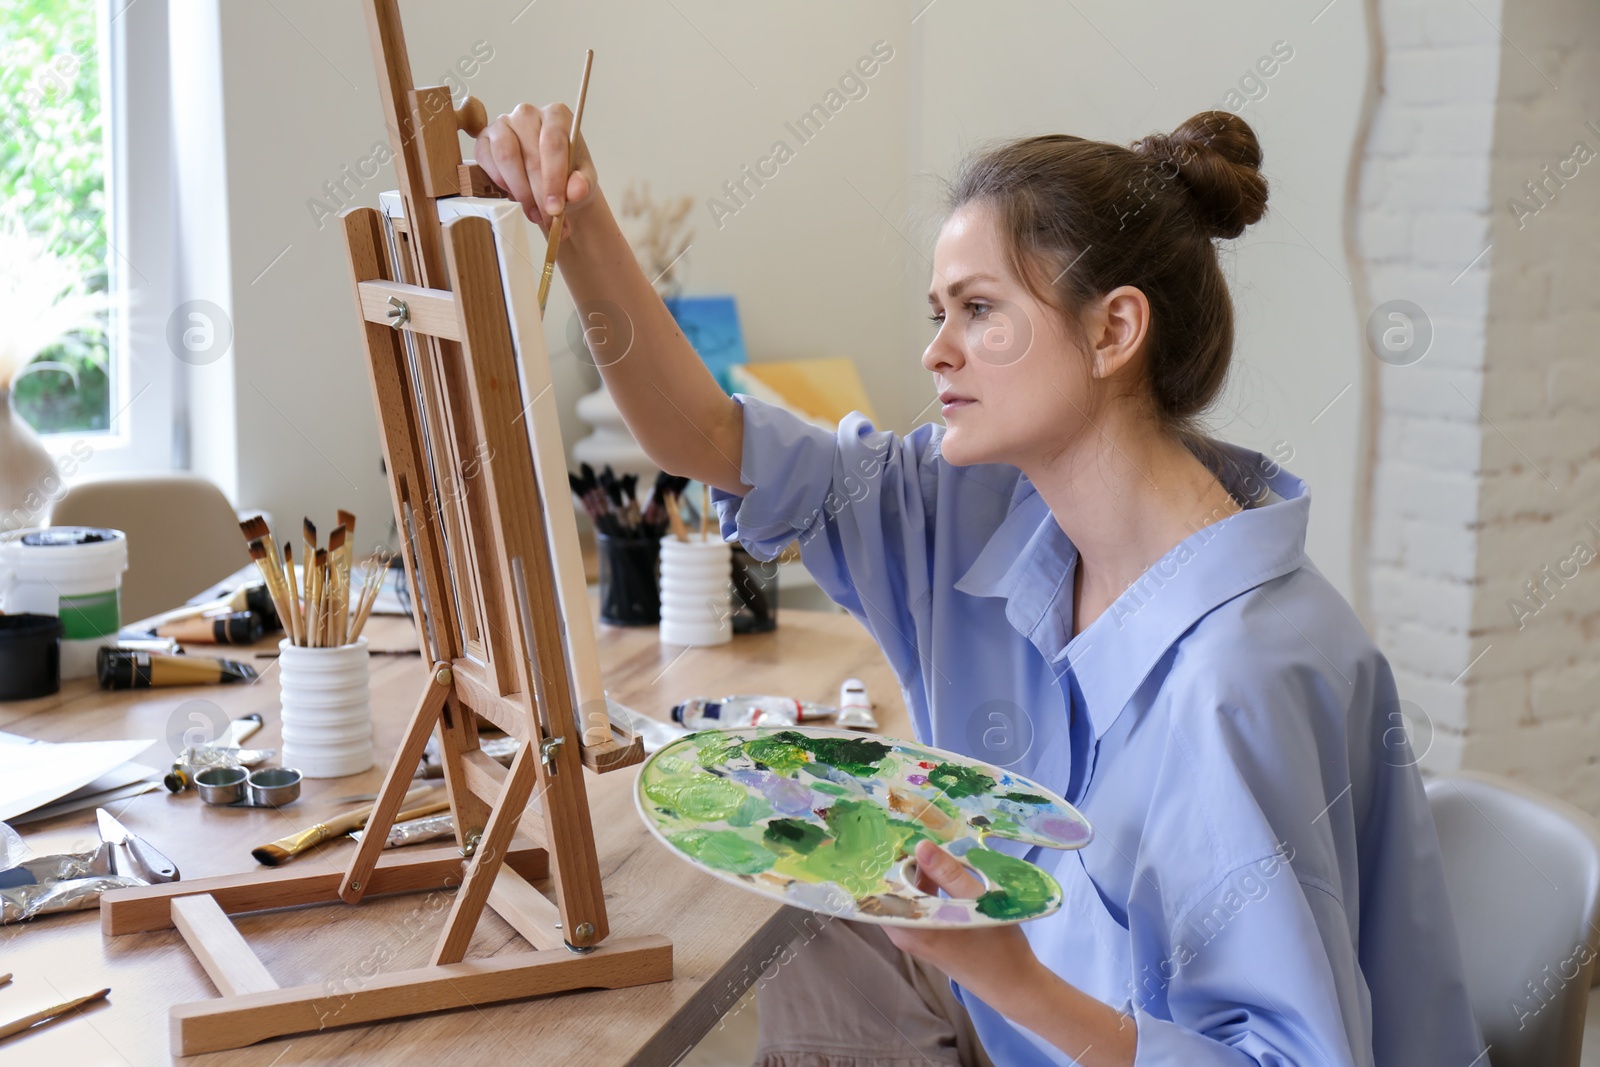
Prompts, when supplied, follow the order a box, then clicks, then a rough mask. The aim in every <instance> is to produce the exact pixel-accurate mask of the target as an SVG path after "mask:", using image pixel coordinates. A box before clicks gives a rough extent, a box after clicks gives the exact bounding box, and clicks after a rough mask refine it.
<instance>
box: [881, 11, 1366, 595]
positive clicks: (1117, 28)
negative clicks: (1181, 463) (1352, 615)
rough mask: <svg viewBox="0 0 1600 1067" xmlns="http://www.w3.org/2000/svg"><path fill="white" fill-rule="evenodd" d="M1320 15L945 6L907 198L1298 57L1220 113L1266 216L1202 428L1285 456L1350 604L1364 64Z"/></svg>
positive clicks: (921, 327)
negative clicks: (1004, 148) (1357, 189)
mask: <svg viewBox="0 0 1600 1067" xmlns="http://www.w3.org/2000/svg"><path fill="white" fill-rule="evenodd" d="M1320 6H1321V5H1320V4H1318V5H1312V6H1310V7H1308V6H1307V5H1303V4H1297V5H1294V6H1293V7H1289V6H1286V5H1283V4H1274V3H1268V2H1266V0H1236V2H1231V3H1228V4H1226V5H1218V4H1181V3H1169V4H1159V5H1149V4H1137V5H1136V4H1120V3H1116V2H1114V0H1085V2H1080V3H1076V4H1068V5H1061V4H1055V3H1050V2H1047V0H1034V2H1029V3H1021V4H1014V5H1008V6H1006V7H1005V8H1004V9H1003V11H1004V13H1003V15H1002V14H1000V13H999V12H996V11H995V9H994V8H993V7H992V5H985V4H980V3H977V2H975V0H940V2H939V3H937V4H934V5H933V6H932V7H931V8H929V9H928V10H927V11H926V13H925V14H923V15H922V17H921V18H919V19H918V20H917V29H918V30H919V31H920V38H919V40H920V45H921V51H922V56H923V61H922V64H921V82H920V86H919V89H920V93H919V96H918V98H917V102H916V111H915V114H914V116H913V121H914V123H915V127H914V133H913V138H912V140H913V152H914V156H913V166H914V176H913V179H912V182H911V183H910V184H908V186H907V193H906V199H907V201H908V202H909V203H910V204H912V205H915V204H917V203H918V202H919V197H920V198H921V199H922V200H923V201H925V199H926V195H927V194H928V193H929V192H930V191H931V190H932V189H933V187H934V185H935V183H934V181H933V180H932V178H933V176H947V175H948V174H949V173H950V171H951V170H952V169H953V167H954V165H955V163H956V162H957V161H958V160H959V159H960V158H961V156H962V155H963V154H964V153H965V152H966V151H967V150H969V149H971V148H973V147H975V146H977V145H979V144H980V143H982V142H984V141H987V140H990V139H996V138H1004V137H1019V136H1030V135H1035V134H1041V133H1071V134H1076V135H1078V136H1082V137H1091V138H1096V139H1101V140H1107V141H1113V142H1117V143H1120V144H1126V143H1128V142H1129V141H1132V140H1134V139H1135V138H1138V137H1142V136H1144V135H1145V134H1147V133H1150V132H1152V131H1155V130H1170V129H1172V128H1173V127H1174V126H1176V125H1177V124H1178V123H1180V122H1182V121H1183V120H1184V119H1186V118H1188V117H1189V116H1191V115H1193V114H1195V113H1196V112H1199V111H1204V110H1207V109H1210V108H1222V107H1224V106H1226V104H1225V97H1226V94H1227V93H1228V92H1229V91H1230V90H1234V89H1237V88H1238V82H1239V79H1240V78H1241V77H1242V76H1244V75H1245V74H1246V73H1247V72H1248V71H1249V70H1250V68H1251V67H1252V65H1253V64H1254V63H1255V62H1256V61H1257V59H1258V58H1260V57H1261V56H1264V55H1266V54H1267V53H1269V52H1270V50H1271V49H1272V46H1273V44H1274V43H1275V42H1277V41H1284V42H1287V44H1288V45H1289V46H1290V47H1291V48H1293V50H1294V55H1293V58H1292V59H1291V60H1289V61H1288V62H1287V63H1285V64H1284V65H1282V67H1281V68H1280V69H1279V70H1278V71H1277V73H1276V74H1275V75H1274V76H1273V77H1271V78H1270V79H1264V80H1263V81H1264V84H1265V87H1266V92H1265V95H1261V93H1260V90H1256V95H1257V96H1260V99H1259V101H1258V102H1252V103H1248V104H1247V105H1246V106H1244V107H1243V108H1242V110H1241V109H1239V108H1238V107H1237V105H1236V104H1235V106H1234V107H1232V108H1230V109H1231V110H1238V111H1239V113H1240V114H1241V115H1242V116H1243V117H1244V118H1245V119H1246V120H1247V121H1249V122H1250V123H1251V125H1252V126H1253V127H1254V128H1255V130H1256V134H1257V136H1258V137H1259V138H1260V140H1261V143H1262V146H1263V151H1264V156H1265V165H1264V170H1265V172H1266V175H1267V179H1268V181H1269V183H1270V184H1271V190H1270V193H1269V198H1268V214H1267V217H1266V218H1265V219H1264V220H1263V221H1262V222H1260V223H1258V224H1257V225H1256V226H1254V227H1252V228H1251V229H1250V230H1248V231H1247V232H1246V234H1245V236H1244V237H1243V238H1241V239H1240V240H1238V241H1237V242H1234V243H1233V245H1232V250H1231V251H1229V252H1227V253H1225V256H1224V268H1225V270H1226V271H1227V273H1228V277H1229V281H1230V285H1231V286H1232V290H1233V296H1234V303H1235V306H1236V309H1237V312H1238V319H1237V322H1236V342H1235V365H1234V372H1233V375H1232V380H1231V382H1230V384H1229V387H1228V389H1227V392H1226V394H1225V396H1224V398H1223V401H1222V403H1221V405H1220V406H1219V410H1218V412H1217V413H1216V418H1215V419H1214V420H1213V425H1214V427H1215V429H1216V431H1217V433H1218V434H1219V435H1220V436H1222V437H1224V438H1226V439H1228V440H1233V441H1237V442H1239V443H1240V444H1244V445H1248V446H1250V447H1252V448H1257V449H1260V450H1261V451H1263V452H1267V453H1268V454H1271V450H1272V448H1273V446H1274V445H1275V444H1276V443H1278V442H1286V443H1287V445H1288V447H1290V448H1292V449H1293V459H1291V460H1289V461H1288V462H1286V463H1285V466H1286V467H1288V469H1290V470H1291V471H1293V472H1294V473H1296V474H1298V475H1300V476H1302V477H1304V478H1306V479H1307V480H1308V481H1309V483H1310V485H1311V488H1312V491H1313V498H1312V499H1313V505H1312V513H1311V532H1310V536H1309V541H1308V551H1309V552H1310V554H1311V557H1312V559H1313V560H1314V561H1315V562H1316V564H1317V566H1318V567H1319V568H1320V569H1321V570H1322V571H1323V573H1325V574H1326V575H1327V576H1328V577H1329V578H1330V580H1332V581H1333V582H1334V584H1336V585H1337V586H1338V587H1339V588H1340V590H1341V591H1343V592H1345V594H1346V595H1349V593H1350V589H1351V582H1350V574H1351V544H1352V542H1351V530H1352V525H1351V509H1352V502H1353V500H1354V494H1355V490H1356V484H1357V469H1358V467H1357V460H1358V453H1357V437H1358V432H1357V431H1358V423H1359V411H1360V409H1359V399H1360V396H1361V392H1362V389H1361V379H1360V376H1361V374H1362V373H1363V371H1364V367H1363V365H1362V362H1361V359H1360V355H1361V352H1360V346H1361V341H1360V337H1359V335H1358V333H1357V329H1356V325H1355V317H1354V315H1353V312H1352V301H1351V290H1350V286H1349V283H1348V277H1349V274H1350V268H1349V266H1348V264H1347V263H1346V262H1345V256H1344V245H1343V238H1342V234H1341V226H1342V220H1343V218H1344V197H1345V186H1346V180H1345V175H1346V165H1347V160H1348V159H1349V155H1350V149H1351V143H1352V139H1353V137H1354V134H1355V128H1356V122H1357V119H1358V112H1359V108H1360V103H1361V97H1362V86H1363V84H1364V81H1365V70H1366V62H1367V56H1366V41H1365V36H1364V34H1365V28H1364V25H1363V22H1362V17H1363V16H1362V8H1361V5H1359V4H1338V5H1334V6H1333V7H1332V8H1331V9H1329V10H1328V11H1327V12H1326V13H1325V14H1323V15H1322V17H1320V18H1318V19H1317V21H1316V22H1315V24H1312V23H1311V19H1312V18H1313V17H1314V16H1315V15H1316V14H1317V9H1318V8H1319V7H1320ZM1241 95H1242V94H1241ZM931 238H932V235H931V234H929V235H928V236H927V243H926V244H925V245H923V246H922V247H923V250H924V253H925V254H926V253H927V252H928V251H930V250H931V248H932V240H931ZM912 259H913V260H914V263H915V265H916V266H917V267H919V268H920V270H911V271H910V272H909V273H911V274H912V275H913V277H912V279H911V283H912V291H911V292H910V294H909V296H908V298H907V299H908V300H911V301H912V302H913V303H914V305H915V308H914V309H913V310H914V314H913V315H912V316H911V318H910V319H909V320H908V321H909V322H910V323H911V328H912V329H915V330H916V331H917V333H916V334H915V335H914V336H915V337H917V339H918V340H919V342H920V341H921V340H922V339H923V338H925V337H926V331H927V324H926V323H925V322H923V321H922V320H921V317H920V316H921V315H923V314H925V312H924V311H923V310H922V307H923V305H924V304H925V302H926V293H927V282H928V269H927V267H926V266H925V261H924V260H922V259H921V258H920V257H917V256H916V255H915V254H912ZM913 379H919V380H918V381H917V385H916V396H917V397H918V398H920V399H919V401H918V406H920V404H921V403H925V402H926V401H927V400H928V399H931V394H932V389H931V387H930V386H929V385H928V384H927V382H926V377H925V375H922V373H921V368H920V367H919V368H916V373H915V374H913V375H911V376H910V377H908V379H907V381H908V387H909V385H910V382H911V381H912V380H913ZM1347 385H1349V386H1352V387H1351V388H1350V390H1349V391H1348V392H1346V393H1344V395H1343V396H1342V397H1341V398H1340V399H1339V400H1338V401H1337V402H1336V403H1334V404H1333V406H1332V407H1329V408H1327V410H1326V411H1325V412H1324V411H1323V409H1324V407H1326V406H1327V405H1328V404H1329V403H1330V402H1331V401H1333V400H1334V398H1335V397H1336V396H1339V394H1340V392H1341V390H1343V389H1344V388H1345V387H1346V386H1347ZM1319 413H1321V415H1320V417H1318V416H1319ZM1313 420H1315V421H1314V422H1313Z"/></svg>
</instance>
